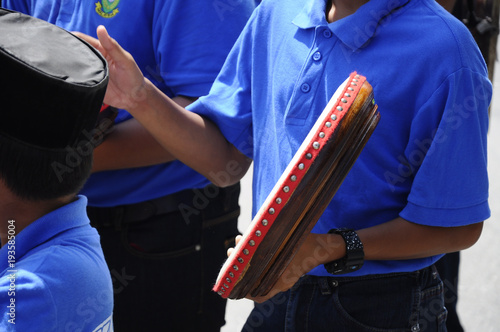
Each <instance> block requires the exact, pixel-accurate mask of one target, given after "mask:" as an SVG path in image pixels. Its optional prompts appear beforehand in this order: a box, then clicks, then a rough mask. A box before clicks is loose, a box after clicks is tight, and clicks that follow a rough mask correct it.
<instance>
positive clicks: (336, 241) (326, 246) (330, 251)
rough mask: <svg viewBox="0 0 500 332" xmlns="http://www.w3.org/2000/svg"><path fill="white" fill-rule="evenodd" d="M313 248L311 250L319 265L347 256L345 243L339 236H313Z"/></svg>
mask: <svg viewBox="0 0 500 332" xmlns="http://www.w3.org/2000/svg"><path fill="white" fill-rule="evenodd" d="M311 235H312V236H313V240H314V241H313V248H312V249H311V250H310V252H311V253H313V257H314V258H315V260H316V261H317V262H318V265H321V264H326V263H328V262H331V261H333V260H337V259H340V258H342V257H344V256H345V254H346V246H345V241H344V239H343V238H342V236H340V235H339V234H311Z"/></svg>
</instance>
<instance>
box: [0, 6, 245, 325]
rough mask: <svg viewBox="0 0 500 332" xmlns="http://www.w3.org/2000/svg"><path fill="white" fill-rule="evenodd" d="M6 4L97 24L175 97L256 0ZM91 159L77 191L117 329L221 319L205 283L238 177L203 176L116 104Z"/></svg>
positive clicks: (209, 64) (58, 19)
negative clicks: (225, 180)
mask: <svg viewBox="0 0 500 332" xmlns="http://www.w3.org/2000/svg"><path fill="white" fill-rule="evenodd" d="M4 5H5V7H7V8H10V9H14V10H18V11H21V12H24V13H27V14H30V15H32V16H35V17H38V18H41V19H44V20H47V21H49V22H51V23H54V24H56V25H58V26H61V27H63V28H65V29H67V30H69V31H79V32H83V33H86V34H90V35H95V30H96V27H97V26H98V25H100V24H103V25H105V26H106V27H107V28H108V29H109V31H111V32H112V33H113V35H114V36H116V38H117V39H118V40H119V42H120V43H122V44H123V45H124V46H125V47H126V48H127V50H128V51H129V52H130V53H131V54H132V55H133V56H134V58H135V59H136V60H137V64H138V65H139V68H140V70H141V71H142V72H143V73H144V75H146V76H147V77H148V78H149V79H150V81H151V82H154V84H155V86H157V87H158V88H159V89H161V90H162V91H163V92H164V93H165V94H166V95H168V96H169V97H171V98H173V100H175V101H176V102H177V103H179V104H180V105H183V106H186V105H187V104H189V103H191V102H192V101H193V100H195V99H196V98H198V97H200V96H203V95H205V94H207V93H208V91H209V89H210V87H211V85H212V83H213V81H214V80H215V77H216V75H217V73H218V72H219V70H220V68H221V66H222V64H223V62H224V60H225V58H226V56H227V54H228V53H229V50H230V49H231V47H232V45H233V44H234V42H235V40H236V38H237V36H238V35H239V33H240V32H241V30H242V29H243V27H244V25H245V24H246V22H247V20H248V18H249V17H250V14H251V12H252V11H253V9H254V7H255V4H254V2H253V1H252V0H243V1H225V0H223V1H201V2H200V1H194V0H190V1H180V0H169V1H153V0H147V1H120V0H115V1H107V0H99V1H91V2H88V1H81V0H71V1H63V2H61V1H37V0H22V1H18V0H5V1H4ZM124 132H125V133H126V134H125V135H123V133H124ZM146 160H147V162H145V161H146ZM93 171H94V173H93V175H92V176H91V177H90V179H89V181H88V182H87V184H86V185H85V187H84V188H83V190H82V192H81V193H82V194H83V195H85V196H87V197H88V204H89V208H88V213H89V218H90V220H91V223H92V225H93V226H94V227H96V228H97V229H98V231H99V234H100V235H101V243H102V246H103V250H104V254H105V257H106V261H107V263H108V266H109V268H110V272H111V274H112V276H113V281H114V290H115V303H116V305H115V321H116V324H115V326H116V328H117V330H120V331H128V330H129V331H139V330H155V329H158V328H159V327H161V328H163V329H167V330H175V331H193V330H197V331H201V330H203V331H218V330H219V329H220V326H221V325H223V324H224V314H225V301H223V300H222V299H220V298H219V297H218V296H217V295H216V294H213V293H212V292H211V291H210V286H211V284H212V282H213V280H212V279H213V278H212V275H213V274H215V273H216V271H217V266H219V265H221V264H222V263H223V261H224V258H225V253H226V249H227V247H228V246H229V245H230V243H231V242H233V241H234V240H233V239H234V236H235V235H236V234H238V229H237V218H238V215H239V206H238V195H239V190H240V188H239V184H235V185H234V186H231V187H229V188H218V187H215V186H213V185H211V184H210V182H209V181H208V180H207V179H206V178H205V177H204V176H203V175H201V174H199V173H198V172H196V171H195V170H193V169H191V168H189V167H187V166H185V165H184V164H183V163H181V162H180V161H176V160H174V159H173V158H171V157H170V156H167V155H165V153H164V149H163V148H162V147H161V146H160V145H159V144H158V143H157V141H156V140H155V139H154V138H153V137H152V136H151V135H149V133H148V132H147V131H146V130H144V128H143V127H142V126H141V125H140V124H139V123H138V122H137V121H135V119H133V118H132V117H131V115H130V114H129V113H128V112H127V111H126V110H124V109H120V110H119V112H118V115H117V117H116V120H115V126H114V128H113V130H112V132H111V133H110V134H109V135H108V136H107V137H106V139H105V140H104V142H103V143H102V144H101V145H100V146H99V147H98V148H97V149H96V152H95V162H94V168H93ZM180 284H184V285H189V286H185V287H179V285H180ZM138 308H140V314H138Z"/></svg>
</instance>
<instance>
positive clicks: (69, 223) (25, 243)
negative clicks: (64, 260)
mask: <svg viewBox="0 0 500 332" xmlns="http://www.w3.org/2000/svg"><path fill="white" fill-rule="evenodd" d="M86 208H87V198H86V197H85V196H78V199H77V200H75V201H73V202H71V203H69V204H67V205H64V206H62V207H60V208H59V209H57V210H54V211H52V212H50V213H48V214H46V215H44V216H42V217H41V218H39V219H37V220H35V221H34V222H33V223H31V224H30V225H28V226H27V227H26V228H25V229H23V230H22V231H21V232H19V234H16V237H15V259H16V261H19V260H21V259H22V257H23V256H24V255H25V254H26V253H28V252H29V251H30V250H32V249H33V248H35V247H37V246H39V245H41V244H43V243H45V242H47V241H48V240H50V239H52V238H54V237H55V236H57V235H58V234H60V233H63V232H65V231H67V230H69V229H72V228H76V227H81V226H85V225H87V224H89V223H90V221H89V219H88V217H87V211H86ZM7 252H8V245H4V246H3V247H2V248H1V249H0V273H1V272H2V271H3V270H4V269H6V268H7V262H8V259H7V258H8V255H7Z"/></svg>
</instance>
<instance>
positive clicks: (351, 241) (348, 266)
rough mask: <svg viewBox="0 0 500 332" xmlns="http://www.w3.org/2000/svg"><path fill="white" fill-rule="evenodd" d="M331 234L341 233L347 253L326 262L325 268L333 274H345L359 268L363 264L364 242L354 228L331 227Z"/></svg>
mask: <svg viewBox="0 0 500 332" xmlns="http://www.w3.org/2000/svg"><path fill="white" fill-rule="evenodd" d="M328 233H329V234H339V235H340V236H342V238H343V239H344V241H345V245H346V255H345V256H344V257H342V258H340V259H337V260H335V261H331V262H329V263H326V264H325V265H324V266H325V269H326V271H327V272H328V273H331V274H344V273H350V272H354V271H357V270H359V269H360V268H361V267H362V266H363V262H364V258H365V252H364V248H363V243H362V242H361V240H360V239H359V236H358V234H357V233H356V231H354V230H352V229H331V230H330V231H329V232H328Z"/></svg>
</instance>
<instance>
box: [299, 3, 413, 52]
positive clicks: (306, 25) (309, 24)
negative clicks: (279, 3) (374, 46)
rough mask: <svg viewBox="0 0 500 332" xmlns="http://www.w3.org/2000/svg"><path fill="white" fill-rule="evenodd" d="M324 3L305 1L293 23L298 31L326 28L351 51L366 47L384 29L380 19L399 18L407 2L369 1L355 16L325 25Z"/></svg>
mask: <svg viewBox="0 0 500 332" xmlns="http://www.w3.org/2000/svg"><path fill="white" fill-rule="evenodd" d="M326 1H327V0H308V1H307V2H306V4H305V6H304V7H303V8H302V10H301V11H300V12H299V14H298V15H297V16H296V17H295V18H294V19H293V21H292V23H293V24H295V25H296V26H297V27H299V28H300V29H310V28H315V27H318V26H328V28H329V29H330V30H331V31H332V32H333V34H335V35H336V36H337V38H339V39H340V40H341V41H342V42H343V43H344V44H345V45H346V46H348V47H349V48H351V49H352V50H353V51H355V50H358V49H360V48H362V47H363V46H365V45H366V44H367V43H368V41H369V40H370V39H371V38H372V37H374V35H375V34H376V32H377V30H378V29H380V28H381V26H382V25H383V19H387V18H388V17H389V16H392V15H398V14H399V10H398V9H400V8H402V7H404V6H406V5H407V4H408V3H409V2H410V0H370V1H368V3H366V4H364V5H363V6H361V7H360V8H359V9H358V10H357V11H356V12H355V13H354V14H352V15H349V16H347V17H345V18H343V19H341V20H338V21H336V22H333V23H328V22H327V21H326V17H325V10H326Z"/></svg>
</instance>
